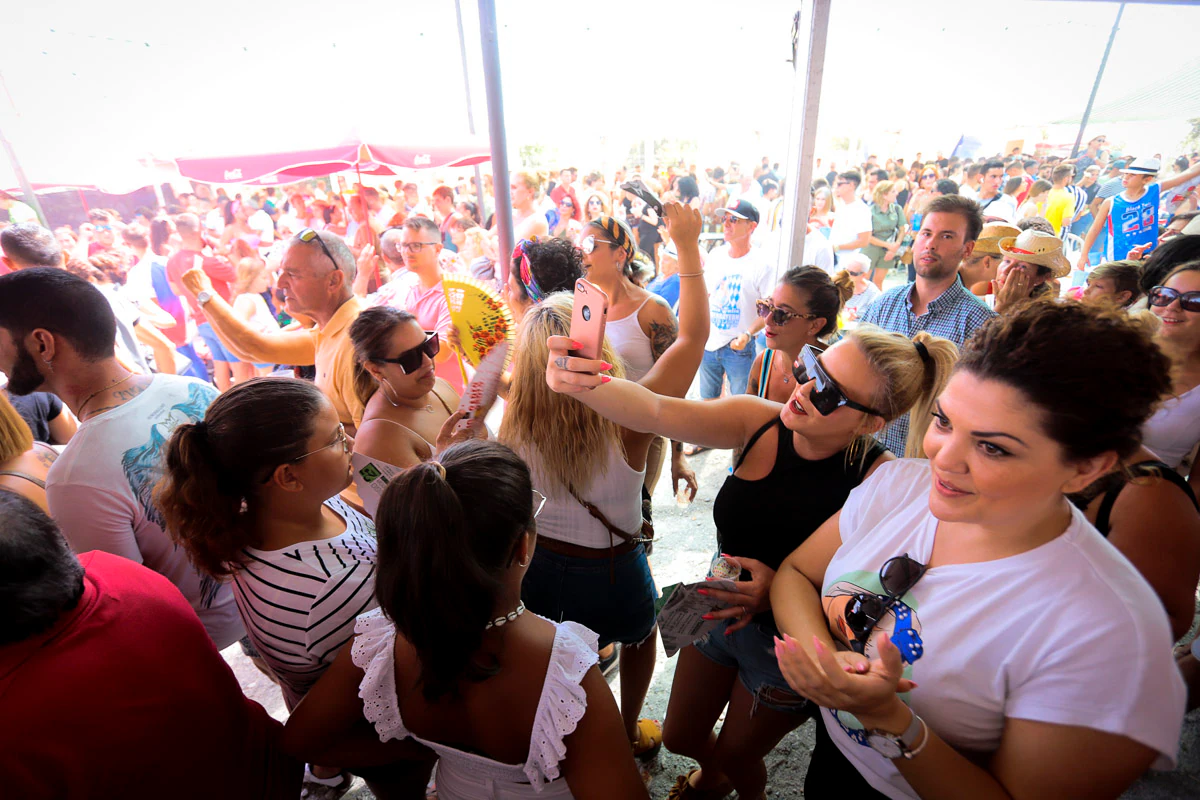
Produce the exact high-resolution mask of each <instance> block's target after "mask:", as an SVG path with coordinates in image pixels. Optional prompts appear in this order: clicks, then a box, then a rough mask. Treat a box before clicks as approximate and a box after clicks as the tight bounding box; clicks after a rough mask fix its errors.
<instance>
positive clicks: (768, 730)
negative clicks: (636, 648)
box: [546, 326, 957, 800]
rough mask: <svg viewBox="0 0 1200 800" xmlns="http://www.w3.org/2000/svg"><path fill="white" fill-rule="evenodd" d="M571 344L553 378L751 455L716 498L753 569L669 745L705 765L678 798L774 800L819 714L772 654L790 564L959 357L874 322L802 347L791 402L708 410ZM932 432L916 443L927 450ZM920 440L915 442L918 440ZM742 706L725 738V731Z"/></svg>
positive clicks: (697, 670) (605, 411) (562, 343)
mask: <svg viewBox="0 0 1200 800" xmlns="http://www.w3.org/2000/svg"><path fill="white" fill-rule="evenodd" d="M569 347H570V342H569V341H568V340H567V339H566V338H564V337H555V338H552V339H551V340H550V342H549V349H550V353H549V357H550V358H549V365H548V367H547V373H546V382H547V383H548V384H549V386H550V387H551V388H552V389H554V390H555V391H558V392H574V393H575V394H573V396H574V397H576V398H577V399H578V400H579V401H580V404H581V405H585V406H587V407H588V408H590V409H592V410H594V411H595V412H597V413H598V414H599V415H600V416H601V417H603V418H605V419H608V420H611V421H613V422H615V423H616V424H618V425H623V426H625V427H626V428H627V429H629V430H634V431H653V432H655V433H661V434H663V435H666V436H671V437H676V438H680V439H687V440H688V441H694V442H697V443H699V444H704V445H707V446H709V447H713V448H722V449H727V448H737V449H740V450H741V451H742V455H741V457H740V459H739V461H738V463H737V465H736V467H735V469H734V471H733V475H731V476H730V477H729V478H728V479H726V481H725V484H724V486H722V487H721V492H720V494H718V495H717V499H716V501H715V502H714V504H713V519H714V521H715V522H716V524H717V537H718V545H719V548H720V552H721V553H722V554H728V555H727V556H726V557H727V558H729V559H730V560H732V561H733V562H734V563H735V564H736V565H738V566H740V567H741V569H742V576H741V577H742V580H739V581H737V582H736V583H735V591H733V592H721V591H715V590H709V594H710V595H711V596H712V598H713V599H714V600H715V601H719V602H721V603H725V604H727V607H726V608H724V609H722V610H719V611H716V612H714V613H713V614H712V615H711V618H713V619H718V620H721V621H722V623H721V625H720V626H719V627H717V628H716V629H715V630H714V631H712V633H710V634H709V636H708V638H707V640H704V641H701V642H699V643H698V644H696V645H695V646H692V647H685V648H684V649H683V650H681V651H680V653H679V664H678V665H677V666H676V668H675V679H674V682H673V683H672V685H671V700H670V704H669V707H668V710H667V721H666V730H665V732H664V736H665V743H666V745H667V747H668V748H670V750H671V751H672V752H675V753H679V754H681V755H685V756H688V757H689V758H693V759H695V760H696V761H698V762H699V763H700V769H698V770H693V771H692V772H690V773H689V774H687V775H681V776H679V779H678V782H677V784H676V792H677V796H678V797H694V798H703V797H711V798H717V797H724V796H725V794H727V793H728V792H729V791H730V789H731V788H733V789H737V791H738V795H739V796H740V797H746V798H755V799H756V800H758V798H762V797H763V796H764V791H765V786H766V780H767V773H766V767H765V766H764V764H763V758H764V757H765V756H766V755H767V753H769V752H770V751H771V749H772V748H774V747H775V745H776V744H777V743H778V742H779V740H780V739H782V738H783V737H784V735H786V734H787V733H788V732H789V731H792V730H794V729H795V728H796V727H797V726H799V725H800V724H801V723H802V722H804V721H805V720H806V719H808V718H809V716H810V715H811V714H812V713H813V709H812V707H811V706H810V705H809V704H808V703H806V702H805V700H804V698H802V697H800V696H799V695H797V694H796V693H795V692H794V691H792V690H791V688H790V687H789V686H788V684H787V682H786V681H785V680H784V677H783V674H782V673H781V672H780V671H779V667H778V665H777V664H776V662H775V660H774V658H773V657H772V656H771V646H772V642H773V638H774V636H775V634H776V631H775V627H774V622H773V619H772V616H771V610H772V609H771V598H770V589H771V583H772V580H773V578H774V576H775V571H776V570H777V569H779V566H780V564H781V562H782V561H783V560H784V558H786V557H787V554H788V553H790V552H791V551H792V550H793V549H795V547H796V546H797V545H799V544H800V543H801V542H803V541H804V540H805V538H806V537H807V536H809V534H811V533H812V532H813V531H814V530H816V529H817V528H818V527H819V526H820V525H821V523H822V522H824V521H825V519H827V518H828V515H829V514H832V513H834V512H835V511H837V509H838V508H840V507H841V504H842V502H843V501H844V500H845V499H846V497H847V495H848V494H849V493H850V490H851V489H852V488H854V487H855V486H857V485H858V484H859V483H860V482H861V481H862V480H864V478H866V477H867V476H869V475H871V474H872V472H873V471H874V470H876V469H877V468H879V467H880V465H881V464H883V463H885V462H887V461H890V460H892V458H893V457H892V455H891V454H889V453H888V452H887V451H886V450H885V449H884V448H883V447H882V446H881V445H880V444H879V443H878V442H877V441H876V440H875V439H874V438H873V437H872V436H871V434H873V433H875V432H877V431H879V430H880V429H881V428H883V426H884V425H886V424H887V423H888V422H890V421H892V420H894V419H896V418H897V417H900V416H903V415H904V414H905V413H906V412H908V411H909V410H910V409H913V408H915V409H916V413H914V414H913V420H914V424H917V425H921V426H922V427H923V426H924V425H927V424H928V420H929V409H930V407H931V405H932V403H933V398H934V397H935V396H936V394H937V393H938V392H939V391H940V390H941V388H942V386H944V385H945V382H946V378H947V376H948V375H949V373H950V369H951V367H952V365H953V362H954V359H955V356H956V354H957V349H956V348H955V346H954V344H953V343H951V342H949V341H947V340H945V339H939V338H936V337H933V336H931V335H929V334H928V333H925V332H921V333H918V334H917V335H916V337H915V339H914V340H913V341H909V340H908V339H905V338H904V337H903V336H901V335H899V334H893V333H887V332H884V331H881V330H879V329H877V328H873V327H871V326H864V327H862V328H858V329H855V330H853V331H850V332H848V333H847V334H846V336H845V337H844V338H843V339H842V340H841V341H839V342H838V343H837V344H835V345H833V346H831V347H830V348H829V349H827V350H825V351H824V352H818V351H817V350H816V349H815V348H814V347H812V346H811V345H806V346H804V347H803V348H801V353H800V358H799V360H798V362H797V363H796V364H795V365H794V372H793V376H792V377H793V380H794V383H793V384H792V387H793V388H792V391H791V393H790V397H789V399H788V401H787V403H785V404H783V405H780V404H779V403H774V402H771V401H770V400H766V399H763V398H760V397H755V396H754V395H748V394H744V395H733V396H730V397H725V398H721V399H718V400H712V401H707V402H700V401H691V400H681V399H677V398H674V397H663V396H662V395H659V394H655V393H654V392H653V391H651V390H650V389H649V388H647V387H645V386H638V385H637V384H633V383H630V382H628V381H620V380H612V379H610V378H608V376H601V375H597V374H595V373H597V372H599V371H600V370H601V369H602V368H603V364H601V363H599V362H596V361H592V360H588V359H582V358H573V357H571V356H570V355H569V353H568V352H567V348H569ZM919 440H920V437H919V436H918V437H916V441H918V442H919ZM910 441H912V439H910ZM726 706H728V710H727V711H726V713H725V723H724V725H723V727H722V728H721V733H720V735H719V736H718V735H716V734H714V733H713V727H714V725H715V724H716V722H717V719H718V718H719V717H720V715H721V712H722V711H723V710H725V708H726Z"/></svg>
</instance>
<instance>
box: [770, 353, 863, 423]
mask: <svg viewBox="0 0 1200 800" xmlns="http://www.w3.org/2000/svg"><path fill="white" fill-rule="evenodd" d="M821 352H823V351H821V350H818V349H817V348H815V347H813V346H812V345H811V344H806V345H804V347H803V348H802V349H801V350H800V358H798V359H796V363H795V364H793V365H792V375H793V376H794V377H795V378H796V385H797V386H803V385H804V384H806V383H808V382H809V381H811V380H815V381H816V382H817V385H816V386H815V387H814V388H813V391H812V394H811V395H809V397H808V399H809V402H811V403H812V404H813V407H814V408H816V409H817V411H818V413H820V415H821V416H822V417H828V416H829V415H830V414H832V413H833V412H835V411H837V410H838V409H839V408H841V407H842V406H848V407H849V408H853V409H854V410H855V411H861V412H863V413H864V414H874V415H875V416H877V417H882V416H883V412H882V411H876V410H875V409H873V408H870V407H868V406H864V405H862V404H860V403H856V402H854V401H853V400H851V399H850V398H849V397H846V393H845V392H843V391H842V387H840V386H838V385H837V383H835V382H834V380H833V378H831V377H829V373H828V372H826V371H825V368H824V367H822V366H821V361H820V359H818V358H817V355H818V354H819V353H821Z"/></svg>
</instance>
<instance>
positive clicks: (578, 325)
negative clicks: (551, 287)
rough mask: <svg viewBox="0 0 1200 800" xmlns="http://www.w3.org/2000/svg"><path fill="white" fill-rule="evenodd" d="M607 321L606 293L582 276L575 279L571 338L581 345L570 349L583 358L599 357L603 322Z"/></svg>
mask: <svg viewBox="0 0 1200 800" xmlns="http://www.w3.org/2000/svg"><path fill="white" fill-rule="evenodd" d="M607 321H608V295H606V294H605V293H604V292H602V291H600V288H599V287H598V286H596V285H595V284H594V283H588V282H587V281H586V280H584V279H583V278H580V279H579V280H577V281H575V310H574V311H572V312H571V338H572V339H574V340H575V341H577V342H579V343H580V344H581V345H583V347H581V348H579V349H578V350H572V351H571V353H572V354H573V355H577V356H582V357H583V358H600V351H601V350H602V349H603V347H604V324H605V323H606V322H607Z"/></svg>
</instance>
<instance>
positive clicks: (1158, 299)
mask: <svg viewBox="0 0 1200 800" xmlns="http://www.w3.org/2000/svg"><path fill="white" fill-rule="evenodd" d="M1147 298H1149V301H1150V305H1152V306H1157V307H1158V308H1163V307H1164V306H1169V305H1171V303H1174V302H1175V301H1176V300H1178V301H1179V307H1180V308H1182V309H1183V310H1184V311H1192V312H1200V292H1181V291H1179V290H1178V289H1171V288H1169V287H1167V286H1155V287H1154V288H1153V289H1151V290H1150V294H1148V295H1147Z"/></svg>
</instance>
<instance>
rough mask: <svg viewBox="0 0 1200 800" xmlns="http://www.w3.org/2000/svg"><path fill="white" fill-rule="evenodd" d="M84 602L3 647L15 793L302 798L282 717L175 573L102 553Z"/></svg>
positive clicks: (0, 733) (7, 792)
mask: <svg viewBox="0 0 1200 800" xmlns="http://www.w3.org/2000/svg"><path fill="white" fill-rule="evenodd" d="M79 560H80V563H82V564H83V566H84V569H85V570H86V575H85V577H84V592H83V596H82V597H81V598H80V599H79V603H78V605H77V606H76V607H75V608H74V609H72V610H71V611H68V612H67V613H66V614H65V615H64V616H63V618H62V619H60V620H59V621H58V623H56V624H55V626H54V627H53V628H52V629H50V630H49V631H47V632H45V633H42V634H39V635H37V636H34V637H32V638H30V639H26V640H25V641H22V642H18V643H16V644H10V645H5V646H0V709H3V712H0V717H2V718H3V724H0V776H2V777H0V786H3V790H2V791H0V793H2V794H3V795H4V796H5V797H13V798H17V797H54V798H69V799H70V800H76V798H97V800H99V798H114V797H170V798H196V800H201V798H204V800H210V799H211V798H214V797H221V798H246V800H250V798H260V797H261V798H284V797H286V798H288V800H294V799H295V798H296V797H299V793H300V783H301V779H302V773H303V767H302V765H301V764H300V763H299V762H297V761H295V760H293V759H291V758H290V757H288V756H286V755H284V754H282V753H280V752H279V751H278V750H277V749H276V745H277V742H278V737H279V734H280V731H281V730H282V726H281V725H280V724H279V723H278V722H276V721H275V720H273V719H271V717H270V716H269V715H268V714H267V712H266V711H265V710H264V709H263V707H262V706H260V705H258V704H257V703H255V702H253V701H252V700H249V699H247V698H246V697H245V695H243V694H242V690H241V687H240V686H239V685H238V682H237V678H235V677H234V675H233V671H232V670H230V668H229V666H228V665H227V664H226V663H225V661H224V659H222V658H221V654H220V653H218V652H217V650H216V648H215V647H213V644H212V641H211V640H210V639H209V638H208V633H206V632H205V630H204V626H203V625H202V624H201V623H200V620H199V619H198V618H197V617H196V612H194V611H193V610H192V607H191V606H190V605H188V602H187V601H186V600H184V599H183V595H181V594H180V593H179V590H178V589H176V588H175V587H174V586H173V585H172V584H171V583H170V581H168V580H167V579H166V578H164V577H162V576H161V575H159V574H158V573H156V572H153V571H151V570H149V569H147V568H146V567H143V566H141V565H140V564H135V563H134V562H132V561H129V560H127V559H124V558H120V557H118V556H114V555H110V554H108V553H102V552H91V553H84V554H83V555H81V556H80V557H79Z"/></svg>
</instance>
